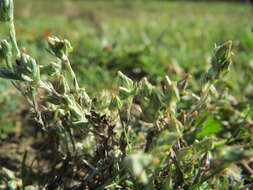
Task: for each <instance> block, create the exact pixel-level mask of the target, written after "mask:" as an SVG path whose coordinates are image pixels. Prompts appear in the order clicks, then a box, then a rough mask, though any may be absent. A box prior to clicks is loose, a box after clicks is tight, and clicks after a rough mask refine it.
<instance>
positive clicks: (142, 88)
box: [139, 77, 154, 97]
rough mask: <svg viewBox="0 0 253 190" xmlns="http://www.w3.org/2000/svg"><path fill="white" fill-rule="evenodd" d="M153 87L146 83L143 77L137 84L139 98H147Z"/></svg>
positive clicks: (146, 80)
mask: <svg viewBox="0 0 253 190" xmlns="http://www.w3.org/2000/svg"><path fill="white" fill-rule="evenodd" d="M153 89H154V87H153V86H152V84H150V83H149V82H148V79H147V78H146V77H145V78H143V79H142V80H141V81H140V83H139V92H140V96H141V97H149V96H150V95H151V93H152V90H153Z"/></svg>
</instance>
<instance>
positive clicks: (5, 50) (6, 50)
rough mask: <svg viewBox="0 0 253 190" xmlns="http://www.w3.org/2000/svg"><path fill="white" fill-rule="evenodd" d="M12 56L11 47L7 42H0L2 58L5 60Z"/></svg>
mask: <svg viewBox="0 0 253 190" xmlns="http://www.w3.org/2000/svg"><path fill="white" fill-rule="evenodd" d="M10 55H11V46H10V44H9V43H8V41H7V40H1V41H0V58H3V59H5V58H6V57H8V56H10Z"/></svg>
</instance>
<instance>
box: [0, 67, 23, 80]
mask: <svg viewBox="0 0 253 190" xmlns="http://www.w3.org/2000/svg"><path fill="white" fill-rule="evenodd" d="M0 77H1V78H5V79H12V80H24V79H23V78H22V77H20V75H18V74H16V73H14V72H13V71H11V70H9V69H7V68H5V67H0Z"/></svg>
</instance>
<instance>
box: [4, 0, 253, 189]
mask: <svg viewBox="0 0 253 190" xmlns="http://www.w3.org/2000/svg"><path fill="white" fill-rule="evenodd" d="M0 9H1V12H0V20H1V22H4V23H6V24H7V26H8V28H9V39H7V40H5V39H1V41H0V56H1V60H3V61H4V62H5V65H1V67H0V77H1V78H5V79H7V80H10V81H11V82H12V84H13V85H14V86H15V87H16V88H17V90H18V91H19V92H21V94H22V95H23V96H24V97H25V98H26V100H27V101H28V102H29V104H30V106H31V111H32V112H33V113H34V114H32V116H33V118H32V119H33V120H34V121H35V122H36V124H37V126H38V128H39V129H40V130H41V132H42V133H43V134H44V138H45V144H49V145H50V146H49V147H50V150H51V156H52V157H53V158H55V159H54V160H52V163H51V164H50V166H48V168H49V170H50V172H49V173H47V175H48V176H47V179H49V180H45V181H42V182H41V181H39V183H40V184H39V185H40V186H42V187H44V188H46V189H55V188H58V187H59V188H60V187H61V188H64V189H120V188H125V189H141V188H143V189H212V188H214V189H215V188H216V189H221V188H222V187H224V181H226V183H227V184H225V185H228V186H229V185H236V186H238V187H239V186H243V183H241V182H240V181H236V180H233V175H231V173H230V174H228V172H227V171H228V170H229V167H230V166H231V165H235V164H236V163H237V162H239V161H241V160H244V159H248V158H250V157H251V156H252V154H251V152H250V151H247V149H246V148H243V147H240V148H238V145H237V146H233V145H230V144H229V143H230V142H226V141H224V140H220V139H219V138H216V137H215V136H214V135H213V134H215V133H218V132H220V130H221V128H220V127H216V128H215V130H212V126H215V125H216V126H217V125H219V124H217V122H216V120H215V119H214V118H213V119H210V120H207V119H208V117H206V116H203V114H205V113H206V112H208V114H209V116H210V117H213V116H212V112H211V111H210V107H212V105H215V103H217V102H219V101H220V99H222V98H223V96H222V94H220V93H219V91H217V90H216V89H215V84H216V82H217V81H220V80H222V79H223V77H224V76H225V74H226V73H227V72H228V71H229V67H230V65H231V63H232V58H233V53H232V52H231V48H232V42H231V41H228V42H225V43H224V44H222V45H220V46H216V47H215V51H214V54H213V57H212V60H211V67H210V69H209V70H208V71H207V72H206V73H204V74H203V84H202V86H201V87H200V89H199V90H200V94H199V95H198V94H194V93H193V92H192V91H190V89H188V82H189V80H190V78H191V77H189V76H188V75H187V76H186V77H184V78H183V79H182V80H180V81H172V80H171V79H170V78H169V77H168V76H166V77H165V78H164V80H163V81H162V82H161V84H157V85H152V84H151V83H150V82H149V81H148V79H147V78H143V79H142V80H141V81H140V82H134V81H132V80H131V79H130V78H129V77H127V76H126V75H124V74H123V73H121V72H118V88H117V89H116V90H115V91H114V92H113V93H109V92H102V93H101V94H99V93H98V95H97V96H96V97H94V98H92V97H90V96H89V95H88V94H87V93H86V89H84V88H82V87H80V85H79V84H78V81H77V78H76V76H75V73H74V71H73V69H72V67H71V63H70V60H69V58H68V55H69V53H70V52H71V51H72V46H71V44H70V42H69V41H68V40H66V39H59V38H57V37H55V36H53V37H49V38H48V51H49V52H50V53H51V54H52V55H53V56H54V57H55V62H51V63H47V64H43V65H42V64H38V63H37V62H36V60H35V59H34V58H33V57H32V56H31V55H28V54H26V53H24V52H22V51H20V50H19V47H18V45H17V41H16V36H15V28H14V22H13V2H12V0H0ZM189 100H190V101H189ZM184 104H187V106H184ZM217 106H218V104H217ZM215 122H216V123H215ZM203 134H204V135H203ZM25 157H26V156H25ZM24 160H25V158H24ZM24 168H25V165H24V164H23V170H22V171H23V172H21V173H23V174H24V173H25V172H24V171H26V170H25V169H24ZM226 169H227V170H226ZM3 173H4V174H3V175H2V176H3V177H1V178H0V180H3V181H5V182H6V184H7V187H8V188H9V189H10V188H12V187H13V188H15V185H10V184H12V183H14V182H15V181H13V179H10V177H8V176H7V177H6V175H7V173H8V172H7V173H6V170H4V171H3ZM38 175H39V174H38ZM231 179H232V180H233V183H231V184H229V181H231ZM22 180H23V187H25V186H26V185H27V184H26V178H25V175H24V176H22ZM10 186H11V187H10Z"/></svg>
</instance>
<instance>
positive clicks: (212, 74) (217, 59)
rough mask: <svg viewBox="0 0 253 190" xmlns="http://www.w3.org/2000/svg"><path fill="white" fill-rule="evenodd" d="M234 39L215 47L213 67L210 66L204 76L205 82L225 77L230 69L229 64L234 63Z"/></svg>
mask: <svg viewBox="0 0 253 190" xmlns="http://www.w3.org/2000/svg"><path fill="white" fill-rule="evenodd" d="M231 48H232V41H227V42H225V43H224V44H222V45H220V46H217V47H215V52H214V55H213V57H212V60H211V65H212V67H211V68H209V70H208V71H207V73H206V74H205V76H204V82H214V81H215V80H218V79H219V78H221V77H223V76H224V75H225V74H227V73H228V71H229V66H230V65H231V63H232V58H233V56H234V54H233V52H232V51H231Z"/></svg>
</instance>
